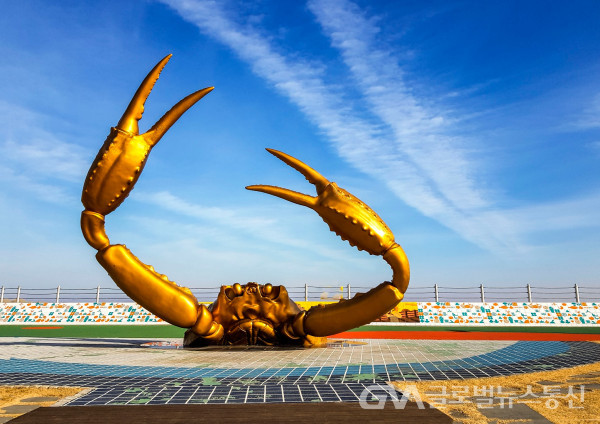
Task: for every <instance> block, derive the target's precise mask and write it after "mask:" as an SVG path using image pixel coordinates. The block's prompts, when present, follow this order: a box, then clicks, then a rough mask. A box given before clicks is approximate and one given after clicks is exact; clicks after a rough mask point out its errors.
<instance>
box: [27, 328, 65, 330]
mask: <svg viewBox="0 0 600 424" xmlns="http://www.w3.org/2000/svg"><path fill="white" fill-rule="evenodd" d="M61 328H62V327H21V330H60V329H61Z"/></svg>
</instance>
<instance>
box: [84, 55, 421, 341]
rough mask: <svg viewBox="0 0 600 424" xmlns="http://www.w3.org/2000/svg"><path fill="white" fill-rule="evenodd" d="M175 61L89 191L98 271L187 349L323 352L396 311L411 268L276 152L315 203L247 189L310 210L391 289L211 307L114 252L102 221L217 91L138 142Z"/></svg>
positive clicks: (347, 204)
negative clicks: (369, 261) (319, 301)
mask: <svg viewBox="0 0 600 424" xmlns="http://www.w3.org/2000/svg"><path fill="white" fill-rule="evenodd" d="M170 57H171V55H168V56H166V57H165V58H164V59H162V60H161V61H160V62H159V63H158V64H157V65H156V66H155V67H154V68H153V69H152V70H151V71H150V73H149V74H148V75H147V76H146V78H145V79H144V81H143V82H142V84H141V85H140V87H139V88H138V90H137V92H136V93H135V95H134V96H133V99H132V100H131V102H130V103H129V106H128V107H127V109H126V110H125V113H124V114H123V116H122V117H121V120H120V121H119V123H118V124H117V126H116V127H114V128H112V129H111V131H110V134H109V135H108V138H107V139H106V141H105V142H104V145H103V146H102V148H101V149H100V151H99V152H98V155H97V156H96V159H95V160H94V162H93V164H92V166H91V168H90V170H89V172H88V174H87V177H86V179H85V183H84V186H83V193H82V197H81V200H82V202H83V205H84V207H85V210H84V211H83V212H82V214H81V229H82V232H83V236H84V237H85V240H86V241H87V242H88V243H89V244H90V246H92V247H93V248H94V249H96V250H97V251H98V253H97V254H96V258H97V260H98V262H100V264H101V265H102V266H103V267H104V269H105V270H106V271H107V272H108V274H109V275H110V277H111V278H112V279H113V280H114V281H115V283H116V284H117V285H118V286H119V287H120V288H121V290H123V292H125V294H127V296H129V297H130V298H131V299H133V300H134V301H136V302H137V303H139V304H140V305H142V306H143V307H144V308H146V309H147V310H149V311H150V312H152V313H153V314H155V315H157V316H158V317H160V318H162V319H163V320H165V321H167V322H169V323H171V324H173V325H176V326H179V327H182V328H187V329H188V331H187V332H186V336H185V340H184V345H186V346H191V347H195V346H205V345H213V344H221V345H232V344H248V345H256V344H258V345H278V344H292V345H294V344H296V345H303V346H319V345H322V344H324V343H325V340H326V336H329V335H332V334H336V333H340V332H342V331H345V330H349V329H351V328H354V327H358V326H360V325H364V324H367V323H369V322H371V321H373V320H375V319H376V318H378V317H380V316H381V315H383V314H384V313H386V312H388V311H389V310H390V309H392V308H393V307H394V306H395V305H396V304H398V302H400V301H401V300H402V298H403V296H404V292H405V291H406V288H407V286H408V281H409V276H410V272H409V265H408V260H407V258H406V255H405V254H404V251H403V250H402V248H401V247H400V246H399V245H398V244H397V243H396V242H395V241H394V236H393V234H392V232H391V231H390V229H389V228H388V227H387V225H386V224H385V223H384V222H383V220H382V219H381V218H380V217H379V216H378V215H377V214H376V213H375V212H373V211H372V210H371V209H370V208H369V207H368V206H367V205H366V204H364V203H363V202H361V201H360V200H359V199H357V198H356V197H354V196H353V195H352V194H350V193H348V192H347V191H345V190H343V189H341V188H340V187H338V186H337V185H336V184H335V183H333V182H329V181H328V180H327V179H326V178H325V177H323V176H322V175H321V174H319V173H318V172H317V171H315V170H314V169H312V168H310V167H309V166H307V165H306V164H304V163H302V162H300V161H299V160H298V159H295V158H293V157H292V156H289V155H287V154H285V153H282V152H279V151H276V150H272V149H267V150H268V151H269V152H270V153H272V154H273V155H275V156H276V157H277V158H279V159H281V160H282V161H283V162H285V163H286V164H288V165H290V166H291V167H292V168H294V169H296V170H297V171H299V172H300V173H302V174H303V175H304V176H305V177H306V179H307V180H308V181H309V182H310V183H312V184H314V185H315V187H316V189H317V196H316V197H313V196H308V195H306V194H302V193H297V192H295V191H291V190H287V189H283V188H279V187H273V186H265V185H254V186H248V187H246V188H247V189H249V190H255V191H261V192H263V193H268V194H272V195H274V196H278V197H281V198H283V199H285V200H289V201H291V202H294V203H297V204H299V205H303V206H307V207H309V208H311V209H313V210H314V211H316V212H317V213H318V214H319V215H320V216H321V218H323V220H324V221H325V222H326V223H327V224H328V225H329V228H330V229H331V230H332V231H334V232H335V233H336V234H337V235H339V236H340V237H341V238H342V240H347V241H349V242H350V244H351V245H352V246H356V247H357V248H358V249H359V250H366V251H367V252H369V253H370V254H372V255H382V256H383V259H384V260H385V261H387V262H388V264H390V266H391V267H392V270H393V277H392V281H391V282H384V283H382V284H380V285H379V286H377V287H375V288H373V289H371V290H370V291H368V292H367V293H364V294H360V293H359V294H357V295H355V296H354V298H352V299H350V300H342V301H340V302H338V303H335V304H329V305H319V306H316V307H313V308H311V309H310V310H308V311H303V310H301V308H300V307H299V306H298V305H297V304H296V303H295V302H293V301H292V300H291V299H290V298H289V296H288V293H287V290H286V289H285V287H283V286H278V287H275V286H272V285H271V284H265V285H259V284H256V283H247V284H245V285H240V284H233V285H231V286H222V287H221V291H220V293H219V296H218V298H217V300H216V301H215V302H214V303H213V304H212V305H210V306H209V307H206V306H205V305H203V304H200V303H198V300H197V299H196V298H195V297H194V295H193V294H192V293H191V291H190V290H189V289H188V288H186V287H180V286H178V285H177V284H175V283H174V282H172V281H169V280H168V279H167V277H166V276H165V275H162V274H159V273H157V272H156V271H155V270H154V269H153V268H152V267H151V266H149V265H146V264H144V263H142V262H141V261H140V260H139V259H138V258H137V257H136V256H135V255H134V254H133V253H131V251H129V250H128V249H127V248H126V247H125V246H124V245H121V244H111V243H110V241H109V239H108V237H107V235H106V232H105V230H104V217H105V216H106V215H108V214H109V213H111V212H113V211H114V210H115V209H116V208H117V207H119V205H120V204H121V203H122V202H123V200H125V198H126V197H127V196H128V194H129V193H130V192H131V190H132V189H133V187H134V185H135V183H136V181H137V180H138V178H139V176H140V174H141V172H142V170H143V169H144V165H145V163H146V160H147V158H148V154H149V153H150V150H152V147H154V146H155V145H156V143H158V141H159V140H160V139H161V137H162V136H163V135H164V134H165V133H166V132H167V131H168V129H169V128H170V127H171V126H172V125H173V124H174V123H175V122H176V121H177V120H178V119H179V117H180V116H181V115H182V114H183V113H184V112H185V111H187V110H188V109H189V108H190V107H191V106H193V105H194V104H195V103H196V102H197V101H198V100H200V99H201V98H202V97H204V96H205V95H206V94H207V93H209V92H210V91H211V90H212V89H213V88H212V87H209V88H205V89H203V90H199V91H197V92H195V93H193V94H190V95H189V96H187V97H186V98H184V99H183V100H181V101H180V102H179V103H177V104H176V105H175V106H174V107H173V108H172V109H171V110H169V111H168V112H167V113H166V114H165V115H164V116H163V117H162V118H160V119H159V120H158V122H156V123H155V124H154V126H152V128H150V130H148V131H147V132H145V133H143V134H140V133H139V129H138V121H139V120H140V119H141V118H142V114H143V112H144V103H145V102H146V98H147V97H148V95H149V94H150V91H152V87H153V86H154V83H155V82H156V80H157V79H158V76H159V74H160V72H161V71H162V69H163V67H164V66H165V65H166V63H167V62H168V61H169V59H170Z"/></svg>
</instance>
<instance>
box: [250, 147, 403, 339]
mask: <svg viewBox="0 0 600 424" xmlns="http://www.w3.org/2000/svg"><path fill="white" fill-rule="evenodd" d="M267 151H268V152H269V153H271V154H273V155H274V156H276V157H277V158H279V159H281V160H282V161H283V162H285V163H286V164H288V165H289V166H291V167H292V168H294V169H296V170H297V171H299V172H300V173H301V174H302V175H304V176H305V177H306V179H307V180H308V181H309V182H310V183H312V184H314V186H315V187H316V190H317V196H316V197H313V196H309V195H306V194H303V193H298V192H296V191H292V190H288V189H285V188H281V187H275V186H267V185H252V186H248V187H246V188H247V189H248V190H254V191H260V192H263V193H267V194H271V195H273V196H277V197H280V198H282V199H284V200H288V201H290V202H293V203H296V204H299V205H302V206H306V207H309V208H311V209H313V210H314V211H315V212H317V213H318V214H319V216H321V218H322V219H323V221H325V223H326V224H327V225H329V228H330V229H331V230H332V231H333V232H335V233H336V234H337V235H339V236H340V237H341V238H342V240H347V241H348V242H349V243H350V245H352V246H356V247H357V248H358V249H359V250H366V251H367V252H369V253H370V254H372V255H382V256H383V258H384V260H385V261H386V262H387V263H388V264H389V265H390V266H391V267H392V271H393V277H392V281H391V283H390V282H385V283H382V284H380V285H379V286H377V287H375V288H373V289H371V290H370V291H369V292H367V293H365V294H362V295H356V296H355V297H354V298H352V299H351V300H347V301H340V302H338V303H336V304H333V305H327V306H319V307H315V308H311V309H310V310H309V311H308V312H307V313H306V314H305V315H304V316H303V317H302V322H298V321H295V324H294V330H295V331H296V333H299V335H305V334H309V335H312V336H327V335H331V334H335V333H339V332H341V331H345V330H348V329H350V328H354V327H357V326H360V325H364V324H367V323H369V322H371V321H373V320H374V319H376V318H378V317H380V316H381V315H383V314H384V313H386V312H388V311H389V310H390V309H392V308H393V307H394V306H395V305H396V304H397V303H398V302H400V301H401V300H402V298H403V297H404V292H406V289H407V287H408V282H409V279H410V267H409V264H408V259H407V258H406V255H405V253H404V251H403V250H402V248H401V247H400V245H398V244H397V243H396V242H395V240H394V235H393V234H392V232H391V230H390V229H389V228H388V227H387V225H386V224H385V223H384V222H383V220H382V219H381V218H380V217H379V216H378V215H377V214H376V213H375V212H374V211H373V210H372V209H371V208H369V206H367V205H366V204H365V203H363V202H362V201H361V200H359V199H358V198H356V197H355V196H353V195H352V194H350V193H348V192H347V191H346V190H344V189H342V188H339V187H338V186H337V185H336V184H335V183H333V182H330V181H329V180H327V179H326V178H325V177H323V176H322V175H321V174H320V173H318V172H317V171H315V170H314V169H312V168H311V167H310V166H308V165H306V164H305V163H303V162H301V161H299V160H298V159H296V158H294V157H292V156H290V155H288V154H286V153H283V152H279V151H277V150H273V149H267Z"/></svg>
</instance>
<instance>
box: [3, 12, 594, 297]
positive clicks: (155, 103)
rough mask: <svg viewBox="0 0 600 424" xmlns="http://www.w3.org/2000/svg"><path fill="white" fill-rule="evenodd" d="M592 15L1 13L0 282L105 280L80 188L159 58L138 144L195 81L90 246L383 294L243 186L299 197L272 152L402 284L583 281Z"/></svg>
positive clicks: (587, 252)
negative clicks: (385, 251) (396, 253)
mask: <svg viewBox="0 0 600 424" xmlns="http://www.w3.org/2000/svg"><path fill="white" fill-rule="evenodd" d="M392 3H393V4H392ZM599 19H600V5H599V4H598V3H597V2H594V1H575V2H572V3H566V2H542V1H528V2H522V1H514V2H511V1H504V2H482V1H464V2H448V1H429V2H420V1H402V2H387V1H381V2H379V1H377V2H375V1H357V2H351V1H346V0H310V1H308V2H291V1H290V2H281V1H267V0H265V1H254V2H253V1H240V2H236V1H218V2H217V1H214V2H213V1H201V0H164V1H138V2H135V1H130V2H122V1H103V2H82V1H61V2H48V1H19V2H8V3H5V4H4V5H3V13H2V14H1V15H0V40H2V41H1V43H0V54H1V56H2V58H3V60H2V61H1V62H0V181H1V182H2V183H1V185H0V215H1V217H2V220H1V221H0V222H1V224H0V229H1V230H0V234H1V237H0V269H1V272H0V284H3V285H5V286H16V285H18V284H20V285H22V286H28V287H52V286H56V285H57V284H61V285H62V286H63V287H92V286H96V285H98V284H101V285H105V286H110V285H111V284H112V283H111V282H110V279H109V277H108V276H107V275H106V273H105V272H104V270H103V269H102V268H101V267H100V266H99V265H98V264H97V262H96V261H95V258H94V251H93V249H92V248H90V247H89V246H87V244H86V243H85V241H84V240H83V238H82V236H81V233H80V231H79V214H80V212H81V209H82V207H81V203H80V194H81V187H82V184H83V178H84V176H85V174H86V172H87V169H88V168H89V166H90V164H91V162H92V160H93V158H94V156H95V155H96V153H97V151H98V149H99V148H100V146H101V145H102V143H103V141H104V139H105V138H106V135H107V134H108V131H109V129H110V127H111V126H113V125H116V123H117V122H118V120H119V118H120V116H121V114H122V113H123V111H124V110H125V107H126V106H127V104H128V102H129V100H130V98H131V96H132V95H133V93H134V92H135V90H136V88H137V86H138V84H139V83H140V82H141V80H142V79H143V77H144V76H145V75H146V73H147V72H148V71H149V70H150V69H151V68H152V66H153V65H154V64H155V63H156V62H157V61H158V60H160V59H161V58H162V57H163V56H165V55H166V54H168V53H172V54H173V58H172V59H171V61H170V62H169V64H168V65H167V67H166V68H165V70H164V71H163V73H162V75H161V78H160V79H159V81H158V82H157V84H156V85H155V88H154V91H153V92H152V94H151V95H150V97H149V99H148V102H147V103H146V112H145V114H144V118H143V120H142V121H140V128H141V129H142V130H145V129H148V128H149V127H150V126H151V125H152V124H153V123H154V122H155V121H156V120H157V119H158V118H159V117H160V116H161V115H162V114H163V113H164V112H165V111H166V110H168V109H169V108H170V107H171V106H172V105H173V104H174V103H176V102H177V101H178V100H179V99H181V98H182V97H184V96H185V95H187V94H189V93H191V92H193V91H196V90H198V89H200V88H203V87H206V86H215V87H216V88H215V90H214V91H213V92H212V93H210V94H209V95H207V96H206V97H205V98H204V99H202V100H201V101H200V102H199V103H198V104H197V105H196V106H194V108H192V109H191V110H190V111H189V112H187V113H186V114H185V115H184V116H183V117H182V118H181V119H180V120H179V122H178V123H177V124H176V125H175V126H174V127H173V128H171V130H170V131H169V132H168V133H167V135H166V136H165V137H164V138H163V139H162V141H161V142H160V143H159V145H158V146H157V147H156V148H155V149H154V150H153V152H152V154H151V157H150V159H149V161H148V164H147V166H146V168H145V170H144V173H143V175H142V177H141V178H140V180H139V182H138V185H137V186H136V188H135V190H134V191H133V193H132V194H131V195H130V197H129V198H128V199H127V200H126V202H125V203H124V204H123V205H122V206H121V207H120V208H119V209H118V210H117V211H116V212H114V213H113V214H111V215H109V216H108V217H107V230H108V234H109V236H110V238H111V241H112V242H113V243H124V244H127V246H128V247H129V248H130V249H131V250H132V251H133V252H134V253H135V254H137V255H138V256H139V257H140V259H142V260H143V261H145V262H147V263H150V264H152V265H154V267H155V268H156V269H157V270H158V271H159V272H161V273H166V274H167V275H168V276H169V277H170V278H171V279H173V280H175V281H177V282H178V283H180V284H184V285H188V286H191V287H202V286H217V285H220V284H223V283H232V282H236V281H237V282H246V281H258V282H262V283H266V282H271V283H282V284H287V285H292V286H293V285H300V284H304V283H309V284H330V283H333V284H338V283H351V284H355V285H374V284H376V283H379V282H381V281H383V280H386V279H389V278H391V272H390V269H389V267H388V266H387V264H386V263H385V262H384V261H383V260H382V259H381V258H379V257H373V256H371V257H370V256H369V255H367V254H366V253H365V252H358V251H357V250H356V249H354V248H351V247H350V246H349V245H348V244H347V243H346V242H342V241H341V240H340V239H339V238H337V237H336V236H335V235H334V234H333V233H330V232H329V230H328V228H327V226H326V225H325V224H324V223H323V222H322V221H321V219H320V218H319V217H318V216H317V215H316V214H315V213H314V212H312V211H310V210H309V209H306V208H302V207H300V206H297V205H293V204H290V203H287V202H284V201H283V200H281V199H277V198H274V197H270V196H266V195H264V194H261V193H256V192H250V191H247V190H245V189H244V187H245V186H246V185H250V184H271V185H279V186H282V187H286V188H290V189H293V190H297V191H301V192H305V193H309V194H311V195H312V194H314V187H312V186H311V185H310V184H309V183H308V182H306V180H304V178H303V177H302V176H301V175H299V174H298V173H297V172H295V171H294V170H292V169H291V168H289V167H287V166H285V165H284V164H283V163H282V162H280V161H278V160H277V159H276V158H274V157H272V156H271V155H269V154H268V153H267V152H266V151H265V150H264V148H265V147H271V148H275V149H277V150H282V151H284V152H286V153H289V154H291V155H293V156H295V157H297V158H299V159H300V160H302V161H304V162H306V163H307V164H309V165H310V166H312V167H314V168H315V169H317V170H318V171H319V172H321V173H322V174H323V175H324V176H326V177H327V178H329V179H330V180H331V181H335V182H337V183H338V184H339V185H340V186H341V187H344V188H345V189H347V190H349V191H351V192H352V193H354V194H355V195H356V196H357V197H359V198H360V199H362V200H363V201H365V202H366V203H368V204H369V205H370V206H371V207H372V208H373V209H374V210H376V211H377V213H378V214H379V215H380V216H381V217H382V218H383V219H384V220H385V221H386V222H387V224H388V226H389V227H390V228H391V229H392V230H393V231H394V234H395V235H396V241H397V242H398V243H400V244H401V245H402V246H403V247H404V249H405V251H406V253H407V255H408V257H409V260H410V262H411V270H412V281H411V286H413V287H418V286H426V285H431V284H433V283H438V284H442V285H475V284H479V283H486V284H490V285H503V284H505V285H516V284H525V283H532V284H537V285H544V284H546V285H565V284H569V285H570V284H573V283H580V284H587V285H593V284H597V283H598V282H599V280H598V275H599V271H600V261H599V260H598V257H600V219H599V211H600V188H599V184H598V183H599V182H600V171H599V166H598V165H599V162H600V26H599V25H598V21H599ZM409 291H410V287H409Z"/></svg>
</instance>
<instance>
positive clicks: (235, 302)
mask: <svg viewBox="0 0 600 424" xmlns="http://www.w3.org/2000/svg"><path fill="white" fill-rule="evenodd" d="M208 310H209V311H210V312H211V313H212V317H213V320H214V321H215V322H216V323H218V324H221V325H222V326H223V329H224V335H223V337H222V338H221V339H220V340H216V341H213V340H210V339H206V338H203V337H201V336H198V335H197V334H195V333H194V332H193V331H192V330H188V331H187V332H186V335H185V339H184V345H185V346H186V347H203V346H207V345H213V344H219V345H248V346H252V345H262V346H273V345H300V346H318V345H323V344H325V343H326V342H327V339H326V338H324V337H323V338H320V337H310V336H308V338H307V337H306V336H305V337H301V336H296V335H294V334H293V329H292V326H293V324H294V320H295V319H298V318H301V317H302V316H303V315H304V314H303V311H302V309H301V308H300V307H299V306H298V305H297V304H296V303H295V302H294V301H293V300H291V299H290V297H289V295H288V292H287V290H286V288H285V287H284V286H273V285H271V284H264V285H262V284H257V283H254V282H250V283H247V284H245V285H241V284H238V283H236V284H233V285H227V286H221V290H220V292H219V295H218V297H217V300H216V301H215V302H213V303H212V305H210V306H209V307H208Z"/></svg>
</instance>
